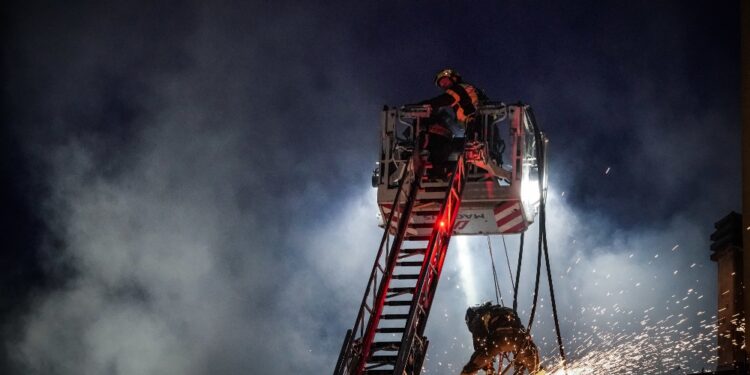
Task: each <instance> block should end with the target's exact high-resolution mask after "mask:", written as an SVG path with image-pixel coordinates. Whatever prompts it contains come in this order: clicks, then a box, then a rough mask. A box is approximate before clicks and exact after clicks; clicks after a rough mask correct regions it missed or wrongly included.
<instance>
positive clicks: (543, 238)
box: [528, 108, 567, 374]
mask: <svg viewBox="0 0 750 375" xmlns="http://www.w3.org/2000/svg"><path fill="white" fill-rule="evenodd" d="M528 114H529V117H530V118H531V122H532V123H533V124H534V140H535V141H536V143H537V147H536V157H537V165H538V166H539V239H540V243H539V250H540V251H541V250H542V247H543V248H544V261H545V265H546V267H547V282H548V284H549V294H550V302H551V303H552V317H553V318H554V321H555V333H556V335H557V345H558V347H559V349H560V359H562V366H563V373H564V374H567V360H566V358H565V349H564V347H563V343H562V334H561V333H560V320H559V318H558V316H557V303H556V302H555V288H554V286H553V282H552V270H551V268H550V264H549V247H548V246H547V224H546V215H547V212H546V201H547V192H546V191H545V189H544V176H545V174H544V171H545V165H544V161H545V154H544V152H545V150H544V144H543V142H544V139H542V133H541V132H540V131H539V128H537V127H536V119H535V118H534V112H533V111H532V110H531V109H530V108H529V111H528ZM542 245H543V246H542ZM540 263H541V262H540ZM538 281H539V263H537V286H538V285H539V283H538ZM534 299H535V300H536V295H535V296H534Z"/></svg>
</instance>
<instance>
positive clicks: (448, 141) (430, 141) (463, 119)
mask: <svg viewBox="0 0 750 375" xmlns="http://www.w3.org/2000/svg"><path fill="white" fill-rule="evenodd" d="M435 85H436V86H437V87H439V88H440V89H442V90H445V93H443V94H441V95H438V96H436V97H434V98H432V99H428V100H424V101H422V102H419V103H417V104H418V105H425V104H426V105H429V106H430V107H431V109H432V113H433V116H432V117H430V118H428V119H427V120H426V121H425V123H424V129H426V130H425V131H424V132H422V133H421V134H420V143H421V148H422V149H423V150H426V151H428V153H427V154H428V155H429V161H430V162H431V163H432V165H433V168H432V169H431V170H430V171H429V177H430V178H439V177H442V176H446V175H447V174H448V169H449V168H450V167H451V165H452V164H451V163H449V162H448V157H449V156H450V153H451V152H452V151H453V131H452V130H451V128H450V125H449V123H450V122H453V121H457V122H458V123H459V124H460V125H461V126H462V127H463V128H464V134H465V137H466V138H467V139H469V138H471V139H474V136H475V133H476V132H477V131H478V129H477V126H476V110H477V106H478V105H479V103H480V102H483V101H485V100H487V97H486V96H485V95H484V93H483V92H482V91H481V90H479V89H478V88H476V87H474V86H473V85H471V84H469V83H466V82H463V80H462V79H461V75H459V74H458V73H456V72H455V71H454V70H453V69H443V70H441V71H440V72H438V73H437V74H436V75H435ZM443 109H450V111H448V112H452V113H449V115H448V116H446V112H444V111H441V110H443ZM451 117H453V118H455V120H454V119H452V118H451Z"/></svg>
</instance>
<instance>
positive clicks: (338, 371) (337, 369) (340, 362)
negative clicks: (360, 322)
mask: <svg viewBox="0 0 750 375" xmlns="http://www.w3.org/2000/svg"><path fill="white" fill-rule="evenodd" d="M353 334H354V331H353V330H351V329H349V330H347V331H346V336H344V343H343V344H342V345H341V351H340V352H339V359H338V360H337V361H336V367H335V368H334V369H333V374H334V375H336V374H341V371H342V370H343V368H342V366H343V365H344V359H345V358H347V356H346V354H347V353H349V351H350V350H351V342H352V335H353Z"/></svg>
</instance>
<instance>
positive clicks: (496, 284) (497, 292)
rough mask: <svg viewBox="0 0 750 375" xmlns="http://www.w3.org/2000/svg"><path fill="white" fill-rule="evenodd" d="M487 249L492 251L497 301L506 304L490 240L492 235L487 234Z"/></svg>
mask: <svg viewBox="0 0 750 375" xmlns="http://www.w3.org/2000/svg"><path fill="white" fill-rule="evenodd" d="M487 249H488V250H489V251H490V260H491V261H492V277H493V278H494V279H495V298H496V299H497V303H499V304H500V305H502V306H505V303H504V302H503V294H502V292H500V281H499V280H498V278H497V269H496V268H495V257H494V256H492V243H491V242H490V236H487Z"/></svg>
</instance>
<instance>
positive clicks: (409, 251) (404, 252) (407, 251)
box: [401, 249, 427, 254]
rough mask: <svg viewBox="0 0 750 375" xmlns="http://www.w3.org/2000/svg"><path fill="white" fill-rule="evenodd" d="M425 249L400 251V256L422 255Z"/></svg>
mask: <svg viewBox="0 0 750 375" xmlns="http://www.w3.org/2000/svg"><path fill="white" fill-rule="evenodd" d="M426 250H427V249H401V254H424V252H425V251H426Z"/></svg>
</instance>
